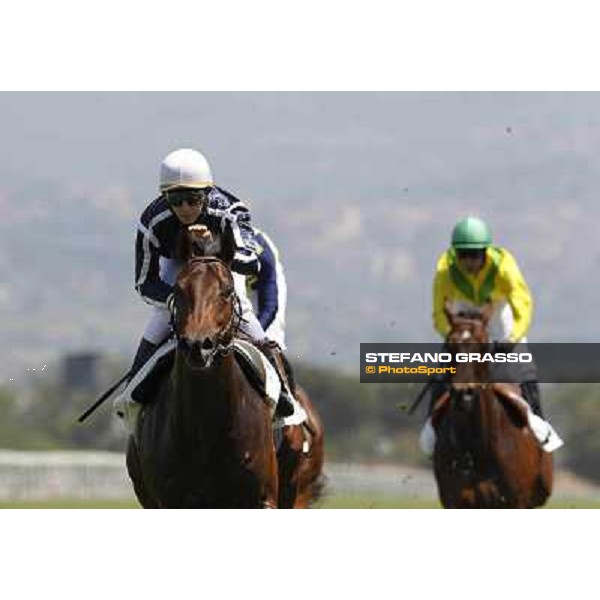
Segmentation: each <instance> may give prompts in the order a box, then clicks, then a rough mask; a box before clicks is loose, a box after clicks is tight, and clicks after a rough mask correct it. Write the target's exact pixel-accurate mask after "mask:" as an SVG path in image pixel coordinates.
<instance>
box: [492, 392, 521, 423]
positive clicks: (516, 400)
mask: <svg viewBox="0 0 600 600" xmlns="http://www.w3.org/2000/svg"><path fill="white" fill-rule="evenodd" d="M492 390H493V391H494V393H495V394H496V397H497V398H498V400H500V402H501V403H502V404H503V406H504V408H505V409H506V411H507V412H508V415H509V417H511V419H512V420H513V422H514V423H515V425H517V426H518V427H524V426H525V425H527V424H528V422H529V419H528V410H529V409H528V407H527V403H526V402H525V400H524V399H523V397H522V396H521V391H520V389H519V386H518V385H517V384H514V383H494V384H493V385H492Z"/></svg>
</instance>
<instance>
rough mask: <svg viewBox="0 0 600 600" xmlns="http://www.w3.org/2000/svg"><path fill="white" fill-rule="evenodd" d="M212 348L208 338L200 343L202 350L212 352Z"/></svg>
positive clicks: (211, 342)
mask: <svg viewBox="0 0 600 600" xmlns="http://www.w3.org/2000/svg"><path fill="white" fill-rule="evenodd" d="M213 346H214V344H213V341H212V340H211V339H210V338H206V339H205V340H204V341H203V342H202V349H203V350H212V348H213Z"/></svg>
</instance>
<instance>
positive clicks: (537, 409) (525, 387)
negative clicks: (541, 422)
mask: <svg viewBox="0 0 600 600" xmlns="http://www.w3.org/2000/svg"><path fill="white" fill-rule="evenodd" d="M521 394H522V395H523V399H524V400H525V401H526V402H527V404H529V406H530V407H531V410H532V411H533V414H534V415H537V416H538V417H541V418H542V419H543V418H544V415H543V414H542V403H541V401H540V384H539V383H538V382H537V381H524V382H523V383H522V384H521Z"/></svg>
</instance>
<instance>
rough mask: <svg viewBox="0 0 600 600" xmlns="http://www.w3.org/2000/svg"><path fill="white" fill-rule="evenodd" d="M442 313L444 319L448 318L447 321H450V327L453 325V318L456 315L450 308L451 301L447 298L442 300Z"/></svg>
mask: <svg viewBox="0 0 600 600" xmlns="http://www.w3.org/2000/svg"><path fill="white" fill-rule="evenodd" d="M444 314H445V315H446V319H448V323H450V327H452V326H453V325H454V318H455V317H456V315H455V314H454V311H453V310H452V303H451V302H450V300H449V299H448V298H446V299H445V300H444Z"/></svg>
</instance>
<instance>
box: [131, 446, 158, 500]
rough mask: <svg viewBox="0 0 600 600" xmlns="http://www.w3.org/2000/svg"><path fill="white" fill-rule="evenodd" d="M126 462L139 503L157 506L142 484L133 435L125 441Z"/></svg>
mask: <svg viewBox="0 0 600 600" xmlns="http://www.w3.org/2000/svg"><path fill="white" fill-rule="evenodd" d="M126 463H127V471H128V472H129V477H130V479H131V481H132V483H133V490H134V492H135V495H136V497H137V499H138V501H139V503H140V504H141V505H142V506H143V507H144V508H159V506H158V504H157V502H156V501H155V500H154V499H153V498H151V496H150V494H149V493H148V491H147V490H146V486H145V485H144V476H143V474H142V467H141V462H140V457H139V453H138V449H137V446H136V443H135V440H134V439H133V436H130V437H129V441H128V443H127V456H126Z"/></svg>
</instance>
